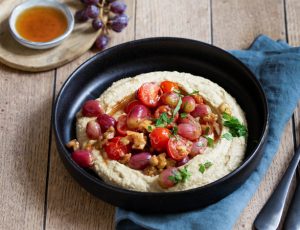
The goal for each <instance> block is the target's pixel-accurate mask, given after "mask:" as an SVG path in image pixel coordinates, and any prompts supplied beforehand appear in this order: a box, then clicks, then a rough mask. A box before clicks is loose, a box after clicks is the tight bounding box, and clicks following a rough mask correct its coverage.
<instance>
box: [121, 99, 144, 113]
mask: <svg viewBox="0 0 300 230" xmlns="http://www.w3.org/2000/svg"><path fill="white" fill-rule="evenodd" d="M136 105H141V102H140V101H138V100H133V101H131V102H129V103H128V104H127V106H126V107H125V109H124V112H125V113H127V114H128V113H129V112H130V111H131V110H132V109H133V107H134V106H136Z"/></svg>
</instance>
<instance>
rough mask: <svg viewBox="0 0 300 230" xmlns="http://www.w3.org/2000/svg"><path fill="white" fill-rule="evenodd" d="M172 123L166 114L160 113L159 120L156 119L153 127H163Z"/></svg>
mask: <svg viewBox="0 0 300 230" xmlns="http://www.w3.org/2000/svg"><path fill="white" fill-rule="evenodd" d="M172 121H173V118H170V117H168V115H167V113H162V114H161V115H160V116H159V118H157V119H156V122H155V126H157V127H165V126H166V125H167V124H170V123H171V122H172Z"/></svg>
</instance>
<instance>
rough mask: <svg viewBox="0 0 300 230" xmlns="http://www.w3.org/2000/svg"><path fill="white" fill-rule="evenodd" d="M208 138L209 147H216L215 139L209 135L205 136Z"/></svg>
mask: <svg viewBox="0 0 300 230" xmlns="http://www.w3.org/2000/svg"><path fill="white" fill-rule="evenodd" d="M205 138H206V140H207V145H208V147H214V139H212V138H210V137H208V136H205Z"/></svg>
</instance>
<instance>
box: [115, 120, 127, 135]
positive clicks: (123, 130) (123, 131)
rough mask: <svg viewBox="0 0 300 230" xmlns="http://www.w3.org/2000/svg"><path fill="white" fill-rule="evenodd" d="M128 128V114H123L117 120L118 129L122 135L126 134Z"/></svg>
mask: <svg viewBox="0 0 300 230" xmlns="http://www.w3.org/2000/svg"><path fill="white" fill-rule="evenodd" d="M127 130H128V129H127V116H126V115H121V116H120V117H119V118H118V121H117V131H118V133H119V134H120V135H121V136H126V134H127V133H126V132H127Z"/></svg>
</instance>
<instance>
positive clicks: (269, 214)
mask: <svg viewBox="0 0 300 230" xmlns="http://www.w3.org/2000/svg"><path fill="white" fill-rule="evenodd" d="M299 160H300V147H298V149H297V150H296V152H295V154H294V156H293V158H292V160H291V161H290V164H289V167H288V168H287V170H286V172H285V173H284V175H283V177H282V179H281V181H280V182H279V184H278V185H277V187H276V189H275V191H274V192H273V194H272V195H271V197H270V198H269V200H268V201H267V203H266V204H265V205H264V207H263V208H262V210H261V211H260V212H259V214H258V215H257V217H256V219H255V221H254V226H255V228H256V229H258V230H274V229H277V228H278V227H279V224H280V220H281V217H282V213H283V209H284V205H285V203H286V200H287V195H288V192H289V188H290V185H291V182H292V179H293V176H294V174H295V171H296V169H297V165H298V163H299ZM298 218H299V217H298Z"/></svg>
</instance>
